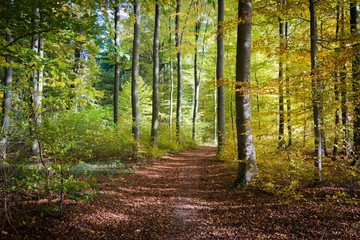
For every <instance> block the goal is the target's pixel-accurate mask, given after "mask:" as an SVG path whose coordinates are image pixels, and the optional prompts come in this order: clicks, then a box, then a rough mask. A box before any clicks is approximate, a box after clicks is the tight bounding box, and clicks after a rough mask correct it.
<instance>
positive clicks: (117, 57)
mask: <svg viewBox="0 0 360 240" xmlns="http://www.w3.org/2000/svg"><path fill="white" fill-rule="evenodd" d="M114 21H115V37H114V40H115V65H114V97H113V98H114V99H113V101H114V103H113V105H114V123H115V124H116V125H117V124H118V121H119V90H120V55H119V47H120V3H117V4H116V6H115V8H114Z"/></svg>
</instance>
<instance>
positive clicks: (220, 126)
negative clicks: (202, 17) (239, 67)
mask: <svg viewBox="0 0 360 240" xmlns="http://www.w3.org/2000/svg"><path fill="white" fill-rule="evenodd" d="M224 13H225V4H224V1H223V0H219V1H218V30H217V38H216V39H217V40H216V44H217V55H216V56H217V58H216V79H217V81H216V85H217V141H218V152H220V151H221V148H222V146H223V145H224V143H225V86H224V80H225V79H224Z"/></svg>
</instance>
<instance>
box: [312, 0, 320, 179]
mask: <svg viewBox="0 0 360 240" xmlns="http://www.w3.org/2000/svg"><path fill="white" fill-rule="evenodd" d="M309 10H310V37H311V43H310V47H311V49H310V52H311V84H312V94H313V96H312V105H313V106H312V107H313V118H314V137H315V155H316V164H315V165H316V166H317V168H318V171H319V176H318V180H319V181H321V180H322V173H321V171H322V156H323V137H322V130H321V118H322V115H321V113H322V112H321V109H322V97H321V95H322V91H323V87H322V83H321V79H320V77H319V76H318V66H317V59H316V55H317V42H318V38H317V21H316V7H315V1H314V0H309Z"/></svg>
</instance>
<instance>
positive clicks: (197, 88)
mask: <svg viewBox="0 0 360 240" xmlns="http://www.w3.org/2000/svg"><path fill="white" fill-rule="evenodd" d="M200 28H201V21H200V20H198V22H197V23H196V24H195V53H194V106H193V119H192V139H193V140H194V141H196V122H197V114H198V109H199V93H200V78H199V76H198V46H197V45H198V41H199V33H200Z"/></svg>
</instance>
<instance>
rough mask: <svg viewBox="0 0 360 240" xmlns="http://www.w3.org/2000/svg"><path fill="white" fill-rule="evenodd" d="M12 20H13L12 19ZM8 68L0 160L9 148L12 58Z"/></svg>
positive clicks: (9, 39)
mask: <svg viewBox="0 0 360 240" xmlns="http://www.w3.org/2000/svg"><path fill="white" fill-rule="evenodd" d="M7 11H10V12H12V11H13V2H12V1H9V2H8V5H7ZM10 19H11V18H10ZM7 24H8V26H9V30H8V31H7V34H6V41H7V44H11V43H12V42H13V41H14V39H13V37H12V29H11V21H10V20H8V21H7ZM5 60H6V63H7V65H8V66H7V67H6V69H5V81H4V87H5V91H4V97H3V102H2V118H1V126H2V128H1V140H0V159H5V158H6V152H7V146H8V131H9V129H10V119H11V117H10V112H11V100H12V94H11V92H12V81H13V66H12V64H13V60H12V58H11V57H10V56H6V59H5Z"/></svg>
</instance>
